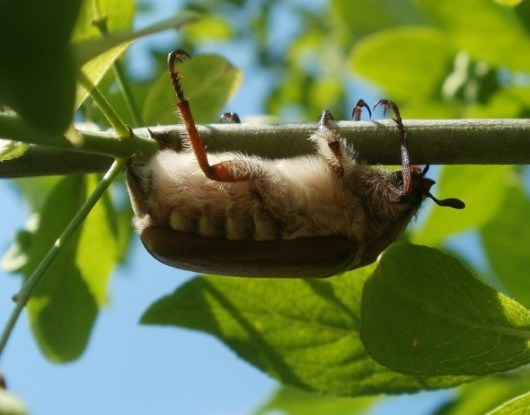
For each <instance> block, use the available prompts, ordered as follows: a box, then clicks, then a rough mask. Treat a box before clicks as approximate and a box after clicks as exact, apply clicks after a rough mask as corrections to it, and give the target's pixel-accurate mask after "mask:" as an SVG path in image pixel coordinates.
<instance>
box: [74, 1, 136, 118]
mask: <svg viewBox="0 0 530 415" xmlns="http://www.w3.org/2000/svg"><path fill="white" fill-rule="evenodd" d="M134 12H135V2H134V1H132V0H102V1H98V2H95V1H85V2H84V3H83V7H82V9H81V12H80V14H79V19H78V21H77V25H76V27H75V31H74V35H73V37H72V41H73V42H81V41H86V40H87V39H96V40H99V39H102V38H104V37H106V36H107V35H108V34H109V33H114V32H116V31H120V30H121V31H123V30H126V29H130V27H131V26H132V22H133V17H134ZM94 21H99V22H100V23H99V25H100V27H101V30H100V29H98V27H97V26H96V24H94V23H93V22H94ZM129 44H130V43H129V42H127V43H125V44H122V45H120V46H117V47H115V48H112V49H110V50H108V51H106V52H105V53H102V54H101V55H99V56H97V57H95V58H94V59H91V60H90V61H89V62H87V63H85V64H84V65H83V67H82V70H83V72H84V73H85V75H86V76H87V77H88V78H89V79H90V81H91V82H92V84H94V85H97V84H98V83H99V82H100V81H101V79H102V78H103V77H104V76H105V74H106V73H107V71H108V70H109V69H110V67H111V66H112V64H113V63H114V61H115V60H116V59H118V57H120V56H121V54H122V53H123V52H124V51H125V50H126V49H127V47H128V46H129ZM87 96H88V92H87V91H86V90H85V89H84V88H83V87H81V86H80V85H78V86H77V93H76V102H75V108H78V107H79V106H80V105H81V104H82V103H83V101H84V100H85V99H86V97H87Z"/></svg>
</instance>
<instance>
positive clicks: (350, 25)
mask: <svg viewBox="0 0 530 415" xmlns="http://www.w3.org/2000/svg"><path fill="white" fill-rule="evenodd" d="M330 13H331V15H332V17H333V18H334V19H335V20H337V21H338V22H340V23H341V29H342V30H344V31H345V32H346V34H347V35H348V36H349V37H350V41H351V38H352V37H353V36H359V35H365V34H367V33H371V32H375V31H378V30H382V29H387V28H389V27H392V26H398V25H410V24H418V23H420V22H421V21H422V18H421V16H420V14H419V12H418V9H417V7H415V5H414V1H410V0H402V1H400V2H396V1H394V0H372V1H370V2H366V1H364V0H333V1H332V2H331V5H330Z"/></svg>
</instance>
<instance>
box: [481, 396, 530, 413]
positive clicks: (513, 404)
mask: <svg viewBox="0 0 530 415" xmlns="http://www.w3.org/2000/svg"><path fill="white" fill-rule="evenodd" d="M528 412H530V392H528V393H525V394H524V395H521V396H519V397H517V398H515V399H512V400H511V401H509V402H506V403H505V404H503V405H501V406H499V407H498V408H497V409H494V410H493V411H491V412H488V414H487V415H513V414H527V413H528Z"/></svg>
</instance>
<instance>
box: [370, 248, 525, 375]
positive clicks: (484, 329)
mask: <svg viewBox="0 0 530 415" xmlns="http://www.w3.org/2000/svg"><path fill="white" fill-rule="evenodd" d="M362 316H363V318H362V328H361V336H362V340H363V343H364V345H365V347H366V350H367V351H368V353H369V354H370V355H371V356H372V357H373V358H374V359H375V360H377V361H378V362H380V363H381V364H383V365H385V366H387V367H389V368H391V369H393V370H396V371H399V372H402V373H407V374H410V375H417V376H441V375H469V376H471V375H474V376H482V375H488V374H492V373H497V372H502V371H507V370H510V369H514V368H517V367H519V366H522V365H525V364H527V363H529V362H530V351H529V349H528V347H529V346H528V339H529V338H530V313H529V312H528V310H527V309H526V308H525V307H523V306H522V305H520V304H518V303H517V302H515V301H513V300H511V299H509V298H508V297H505V296H504V295H502V294H500V293H498V292H496V291H495V290H493V289H492V288H490V287H488V286H486V285H484V284H483V283H482V282H480V281H479V280H478V279H477V278H476V277H475V276H474V275H473V274H471V272H470V271H469V270H468V269H467V268H466V267H465V266H464V265H462V263H460V262H459V261H458V260H457V259H455V258H453V257H451V256H449V255H446V254H444V253H442V252H440V251H438V250H436V249H433V248H427V247H423V246H418V245H411V244H406V243H398V244H394V245H392V246H391V247H390V248H389V249H387V250H386V251H385V252H384V254H383V257H382V258H381V259H380V262H379V264H378V266H377V269H376V270H375V272H374V274H373V275H372V277H371V278H370V279H369V280H368V282H367V283H366V286H365V289H364V291H363V301H362Z"/></svg>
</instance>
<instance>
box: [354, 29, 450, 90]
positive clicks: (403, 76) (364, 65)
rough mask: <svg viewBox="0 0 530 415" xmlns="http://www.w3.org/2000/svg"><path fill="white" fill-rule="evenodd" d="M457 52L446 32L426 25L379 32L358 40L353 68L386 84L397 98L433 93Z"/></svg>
mask: <svg viewBox="0 0 530 415" xmlns="http://www.w3.org/2000/svg"><path fill="white" fill-rule="evenodd" d="M455 53H456V50H455V48H454V46H452V45H451V43H450V42H448V41H447V38H446V36H445V35H444V33H443V32H441V31H439V30H436V29H431V28H426V27H407V28H403V27H400V28H395V29H388V30H383V31H380V32H377V33H376V34H374V35H371V36H367V37H366V38H364V39H363V40H361V41H360V42H358V43H357V45H356V47H355V49H353V51H352V54H351V57H350V67H351V69H352V70H353V72H354V73H355V74H357V75H360V76H362V77H364V78H366V79H369V80H370V81H371V82H374V83H375V84H377V85H378V86H380V87H381V88H383V89H384V90H385V91H386V92H387V93H388V94H389V95H390V96H391V97H392V99H395V100H400V99H403V100H404V99H407V98H414V99H416V100H417V99H418V98H419V97H421V96H432V95H433V94H434V93H435V92H436V91H437V89H438V88H439V87H440V85H441V82H442V80H443V79H444V77H445V76H446V74H447V72H448V70H449V68H450V65H451V62H452V59H453V57H454V55H455Z"/></svg>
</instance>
